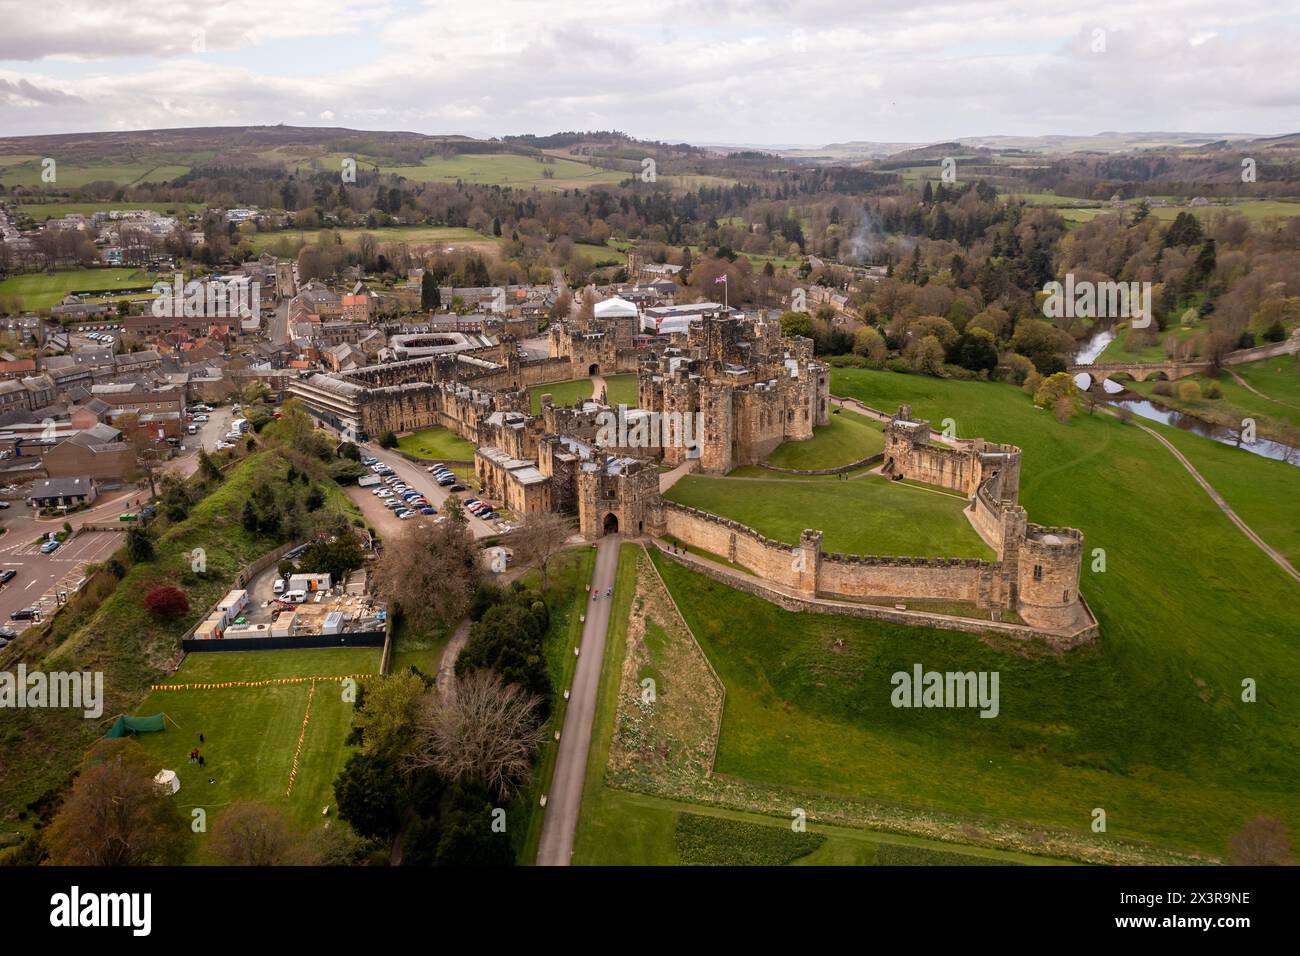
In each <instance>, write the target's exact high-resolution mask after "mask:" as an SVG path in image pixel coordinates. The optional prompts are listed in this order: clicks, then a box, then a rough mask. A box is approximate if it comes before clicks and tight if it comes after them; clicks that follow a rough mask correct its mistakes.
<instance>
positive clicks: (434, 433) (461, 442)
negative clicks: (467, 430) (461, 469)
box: [397, 428, 474, 461]
mask: <svg viewBox="0 0 1300 956" xmlns="http://www.w3.org/2000/svg"><path fill="white" fill-rule="evenodd" d="M397 447H398V448H400V449H401V450H402V451H404V452H406V453H407V454H408V455H414V456H415V457H416V458H426V459H429V460H431V461H433V460H437V461H444V460H448V459H450V460H453V461H473V460H474V444H473V443H472V442H468V441H466V440H465V439H463V438H461V437H460V436H459V435H457V434H456V433H455V432H453V431H451V430H450V429H448V428H426V429H424V430H423V431H418V432H412V433H411V434H409V435H403V436H401V437H400V438H398V439H397Z"/></svg>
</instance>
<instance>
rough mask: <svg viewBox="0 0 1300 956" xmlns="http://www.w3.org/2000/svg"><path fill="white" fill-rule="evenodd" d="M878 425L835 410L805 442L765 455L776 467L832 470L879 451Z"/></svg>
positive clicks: (882, 444)
mask: <svg viewBox="0 0 1300 956" xmlns="http://www.w3.org/2000/svg"><path fill="white" fill-rule="evenodd" d="M884 447H885V439H884V435H883V434H882V426H881V425H880V424H878V423H877V422H875V421H874V420H873V419H870V418H867V417H866V416H865V415H855V414H854V413H853V412H846V411H843V410H841V411H839V412H838V413H837V414H834V415H831V419H830V424H829V425H823V426H820V427H818V428H814V429H813V437H812V438H811V439H810V440H809V441H789V442H785V443H784V444H783V445H781V446H780V447H779V448H777V450H776V451H774V452H772V454H771V455H769V456H768V459H767V463H768V464H769V465H775V466H776V467H778V468H800V469H815V468H836V467H838V466H840V465H847V464H849V463H850V462H854V461H858V460H859V459H862V458H866V457H867V456H868V455H874V454H875V453H876V452H878V451H881V450H883V449H884Z"/></svg>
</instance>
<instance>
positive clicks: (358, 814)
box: [334, 753, 403, 838]
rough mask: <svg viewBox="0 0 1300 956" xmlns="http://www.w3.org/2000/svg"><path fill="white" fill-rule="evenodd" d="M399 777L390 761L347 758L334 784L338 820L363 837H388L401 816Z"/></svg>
mask: <svg viewBox="0 0 1300 956" xmlns="http://www.w3.org/2000/svg"><path fill="white" fill-rule="evenodd" d="M402 792H403V788H402V776H401V773H400V772H399V771H398V769H397V767H396V766H394V765H393V763H392V761H389V760H385V759H384V758H383V757H376V756H372V755H371V754H365V753H355V754H353V755H352V756H351V757H349V758H348V762H347V763H346V764H344V766H343V770H342V772H341V773H340V774H339V775H338V777H337V778H336V779H335V781H334V799H335V800H336V801H338V805H339V818H340V819H342V820H346V821H347V822H348V823H350V824H352V829H354V830H356V831H357V833H359V834H361V835H362V836H363V837H372V838H380V837H384V838H387V837H391V836H392V835H393V833H395V832H396V830H397V825H398V823H399V821H400V820H401V812H402Z"/></svg>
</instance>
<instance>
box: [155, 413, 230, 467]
mask: <svg viewBox="0 0 1300 956" xmlns="http://www.w3.org/2000/svg"><path fill="white" fill-rule="evenodd" d="M234 417H235V416H234V415H233V414H232V413H231V411H230V406H229V405H227V406H225V407H222V408H214V409H213V410H212V411H211V412H209V413H208V421H206V422H201V423H200V425H201V427H200V428H199V433H198V434H197V435H185V436H184V437H183V438H182V439H181V444H182V445H184V446H185V451H183V452H181V454H179V455H177V456H176V457H175V458H173V459H171V460H170V461H167V462H164V463H163V465H162V467H161V468H160V469H159V471H162V472H168V473H170V474H174V475H178V476H180V477H181V478H188V477H189V476H190V475H192V474H194V472H196V471H198V468H199V449H200V448H204V449H207V451H208V452H212V451H214V450H215V449H216V446H217V442H219V441H220V440H221V439H222V437H224V436H225V434H226V432H228V431H230V422H231V420H232V419H234Z"/></svg>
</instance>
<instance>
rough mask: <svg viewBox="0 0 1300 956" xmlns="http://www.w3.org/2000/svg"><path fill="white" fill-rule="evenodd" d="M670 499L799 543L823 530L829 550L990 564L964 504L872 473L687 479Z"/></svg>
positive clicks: (790, 542)
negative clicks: (838, 477) (808, 532)
mask: <svg viewBox="0 0 1300 956" xmlns="http://www.w3.org/2000/svg"><path fill="white" fill-rule="evenodd" d="M665 497H666V498H668V499H670V500H672V501H677V502H680V503H681V504H684V505H689V506H691V507H693V508H700V509H702V510H704V511H710V512H712V513H714V514H718V515H723V516H725V517H728V518H734V519H735V520H737V521H739V522H741V523H743V524H746V525H748V526H749V527H751V528H754V529H755V530H756V531H759V532H761V533H762V534H765V535H767V536H768V537H771V538H775V539H777V540H778V541H784V542H786V543H788V544H791V545H793V544H797V543H798V541H799V534H800V532H802V531H803V530H804V529H805V528H809V527H811V528H820V529H821V530H822V531H823V532H824V535H825V536H824V538H823V545H824V547H825V549H826V550H827V551H839V552H842V553H846V554H878V555H899V556H908V557H954V558H986V559H992V558H993V552H992V550H991V549H990V548H989V547H988V546H987V545H985V544H984V542H983V541H982V540H981V539H980V537H979V535H978V534H976V532H975V529H974V528H972V527H971V525H970V522H969V521H967V520H966V517H965V515H964V514H963V513H962V509H963V507H964V506H965V500H964V499H962V498H960V497H954V496H952V495H947V494H939V493H937V492H935V491H932V490H930V489H926V488H919V487H915V486H905V485H901V484H899V483H896V482H890V481H887V480H886V479H884V478H881V477H878V476H875V475H869V476H865V477H862V478H858V479H855V480H852V481H835V480H822V481H785V480H782V479H762V478H752V479H751V478H746V479H741V478H711V477H705V476H702V475H687V476H686V477H684V478H682V479H680V480H679V481H678V482H677V484H675V485H673V487H672V489H671V490H670V491H669V492H668V493H667V495H665Z"/></svg>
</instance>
